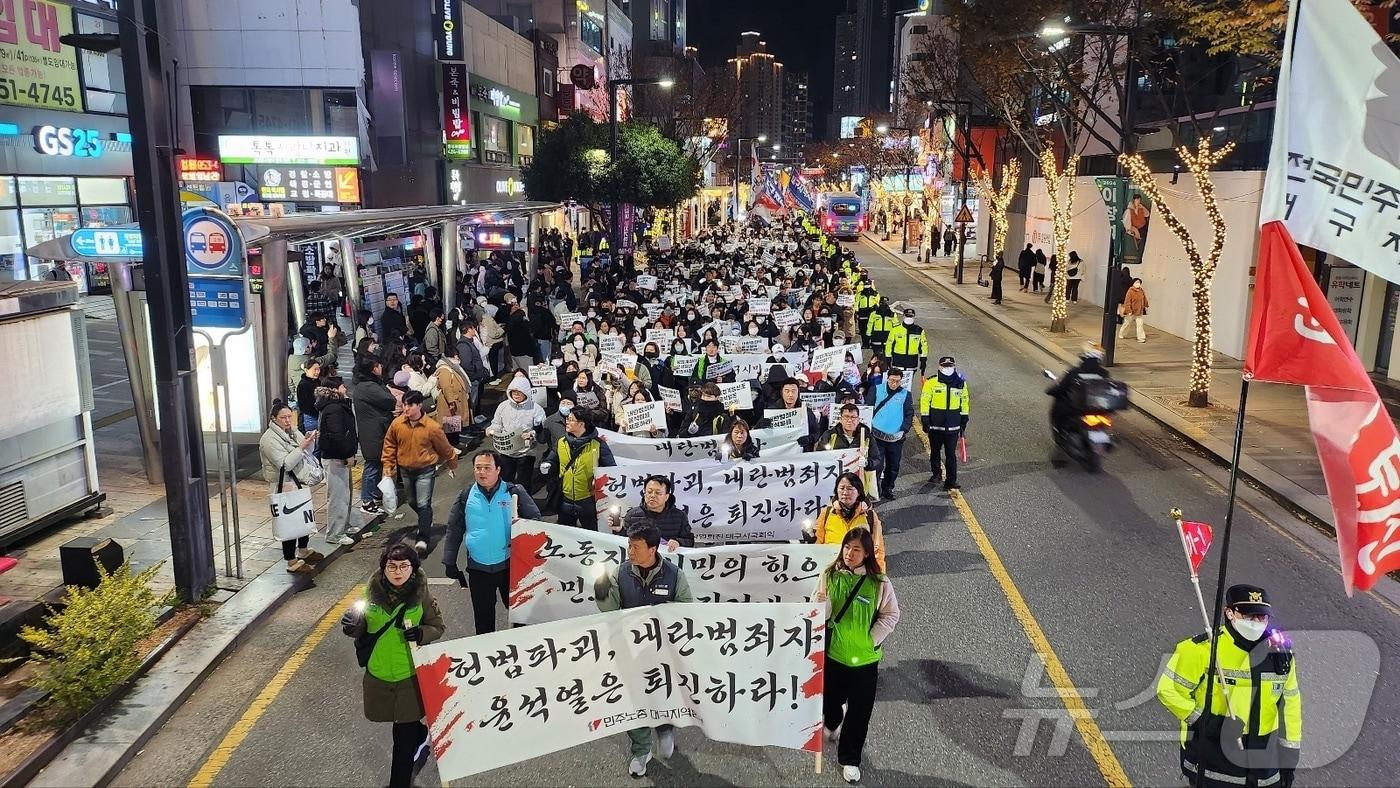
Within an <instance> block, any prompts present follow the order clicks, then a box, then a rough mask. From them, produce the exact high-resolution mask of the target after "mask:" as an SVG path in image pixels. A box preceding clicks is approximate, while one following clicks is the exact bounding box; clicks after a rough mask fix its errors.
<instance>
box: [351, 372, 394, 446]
mask: <svg viewBox="0 0 1400 788" xmlns="http://www.w3.org/2000/svg"><path fill="white" fill-rule="evenodd" d="M350 400H351V402H352V403H353V404H354V408H355V431H356V432H357V433H359V437H360V454H362V455H364V458H365V459H366V460H378V459H379V455H380V453H381V452H383V450H384V433H386V432H388V431H389V424H390V423H392V422H393V421H394V408H395V407H397V406H398V400H396V399H395V398H394V395H393V394H391V393H389V389H388V388H387V387H386V386H385V385H384V384H383V383H380V382H379V381H378V380H375V379H372V378H368V379H365V380H357V381H355V387H354V388H352V389H351V390H350Z"/></svg>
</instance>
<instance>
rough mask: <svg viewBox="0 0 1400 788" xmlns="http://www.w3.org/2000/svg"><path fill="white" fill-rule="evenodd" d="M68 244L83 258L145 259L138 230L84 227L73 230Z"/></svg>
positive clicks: (135, 228) (134, 228)
mask: <svg viewBox="0 0 1400 788" xmlns="http://www.w3.org/2000/svg"><path fill="white" fill-rule="evenodd" d="M68 242H69V243H71V244H72V245H73V251H74V252H77V253H78V254H79V255H82V256H83V257H129V258H131V259H133V260H140V259H142V258H143V257H145V254H144V253H143V249H144V246H143V244H142V243H141V230H140V228H137V227H133V228H130V229H119V228H110V227H109V228H105V229H94V228H90V227H85V228H83V229H81V230H74V231H73V234H72V235H71V236H69V238H68Z"/></svg>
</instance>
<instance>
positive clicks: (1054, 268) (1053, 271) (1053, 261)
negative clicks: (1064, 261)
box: [1045, 254, 1064, 304]
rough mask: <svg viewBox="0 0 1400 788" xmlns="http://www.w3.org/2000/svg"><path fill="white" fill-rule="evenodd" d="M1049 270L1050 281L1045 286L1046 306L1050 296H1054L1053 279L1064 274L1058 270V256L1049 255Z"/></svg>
mask: <svg viewBox="0 0 1400 788" xmlns="http://www.w3.org/2000/svg"><path fill="white" fill-rule="evenodd" d="M1049 269H1050V280H1049V281H1048V282H1046V284H1045V303H1047V304H1048V303H1050V298H1051V296H1053V295H1054V294H1055V277H1056V276H1063V275H1064V272H1063V271H1061V270H1060V259H1059V255H1053V254H1052V255H1050V265H1049Z"/></svg>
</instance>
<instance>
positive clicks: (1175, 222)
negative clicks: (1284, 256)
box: [1119, 137, 1235, 408]
mask: <svg viewBox="0 0 1400 788" xmlns="http://www.w3.org/2000/svg"><path fill="white" fill-rule="evenodd" d="M1234 148H1235V144H1234V143H1233V142H1231V143H1228V144H1226V145H1222V146H1221V147H1220V148H1212V147H1211V142H1210V138H1209V137H1203V138H1202V139H1201V141H1200V143H1199V144H1198V146H1197V148H1196V151H1195V152H1194V153H1193V152H1192V151H1191V149H1189V148H1187V147H1186V146H1184V145H1183V146H1182V147H1180V148H1177V149H1176V155H1177V156H1178V157H1180V158H1181V163H1182V164H1184V165H1186V169H1187V171H1188V172H1190V173H1191V176H1192V177H1193V178H1194V179H1195V181H1196V192H1197V193H1198V194H1199V195H1200V197H1201V205H1203V206H1204V207H1205V209H1206V217H1207V218H1209V219H1210V226H1211V239H1210V248H1209V250H1208V251H1206V252H1205V253H1204V254H1202V252H1201V248H1200V246H1198V245H1197V244H1196V240H1195V239H1194V238H1192V237H1191V233H1190V231H1188V230H1187V229H1186V227H1185V226H1183V225H1182V224H1181V221H1180V220H1179V219H1178V218H1177V217H1176V214H1175V213H1173V212H1172V209H1171V206H1169V205H1168V204H1167V203H1166V201H1165V200H1164V199H1163V198H1162V189H1161V187H1160V186H1158V185H1157V181H1156V180H1154V179H1153V177H1152V171H1151V170H1150V169H1149V168H1148V166H1147V163H1146V162H1145V161H1143V159H1142V157H1141V156H1139V155H1137V154H1133V155H1131V156H1121V157H1119V158H1120V160H1121V161H1122V162H1123V166H1125V167H1127V168H1128V173H1129V174H1130V175H1131V176H1132V179H1133V182H1134V183H1136V184H1137V185H1138V188H1139V189H1142V190H1143V192H1145V193H1146V194H1147V196H1148V197H1149V198H1151V200H1152V202H1153V204H1154V205H1155V206H1156V208H1157V215H1158V216H1160V217H1162V221H1163V222H1165V223H1166V225H1167V227H1169V228H1171V231H1172V234H1173V235H1175V236H1176V237H1177V240H1179V241H1181V246H1182V248H1183V249H1185V250H1186V257H1187V259H1189V260H1190V261H1191V300H1192V302H1193V304H1194V305H1195V313H1196V314H1195V321H1194V326H1193V334H1192V338H1191V388H1190V393H1189V395H1188V397H1187V404H1189V405H1190V406H1191V407H1193V408H1204V407H1206V406H1207V405H1209V404H1210V375H1211V367H1212V363H1213V361H1214V349H1213V348H1212V347H1211V305H1210V287H1211V283H1212V282H1214V281H1215V269H1216V266H1218V265H1219V263H1220V254H1221V252H1223V251H1224V249H1225V229H1226V228H1225V220H1224V219H1223V218H1221V216H1220V201H1219V198H1217V197H1216V194H1215V182H1214V181H1213V180H1211V176H1210V174H1211V170H1212V169H1214V168H1215V165H1217V164H1219V163H1220V162H1221V161H1222V160H1223V159H1224V158H1225V157H1226V156H1228V155H1230V151H1232V150H1234Z"/></svg>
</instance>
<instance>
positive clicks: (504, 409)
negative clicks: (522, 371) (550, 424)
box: [486, 377, 544, 457]
mask: <svg viewBox="0 0 1400 788" xmlns="http://www.w3.org/2000/svg"><path fill="white" fill-rule="evenodd" d="M512 391H519V392H520V393H522V394H524V395H525V401H524V402H522V403H520V404H518V405H517V404H516V403H515V401H514V400H512V399H511V398H510V392H512ZM543 424H544V408H541V407H540V406H539V405H538V404H537V403H536V402H535V400H534V389H533V388H531V387H530V382H529V381H527V380H526V379H525V378H520V377H517V378H515V379H514V380H512V381H511V382H510V385H509V386H507V387H506V398H505V399H504V400H501V404H500V405H497V406H496V415H495V417H494V418H492V419H491V425H490V426H489V427H487V430H486V431H487V433H489V434H490V435H512V436H518V435H520V434H521V433H522V432H526V431H528V430H534V429H537V428H539V427H540V426H541V425H543ZM541 437H543V436H541V435H536V439H539V438H541ZM502 453H503V454H506V455H507V456H510V457H524V456H525V455H526V454H527V453H528V446H527V445H526V443H525V442H524V441H522V440H512V443H511V449H510V450H509V451H505V452H502Z"/></svg>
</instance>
